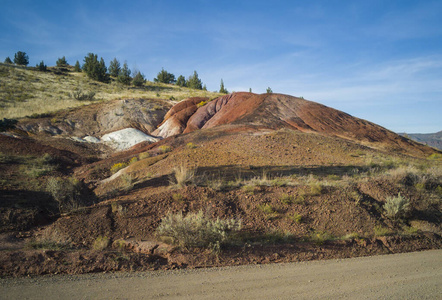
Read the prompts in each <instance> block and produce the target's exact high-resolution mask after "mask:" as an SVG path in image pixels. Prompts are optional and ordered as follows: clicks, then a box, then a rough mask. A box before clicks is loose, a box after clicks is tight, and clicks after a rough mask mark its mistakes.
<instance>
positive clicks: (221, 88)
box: [219, 79, 229, 94]
mask: <svg viewBox="0 0 442 300" xmlns="http://www.w3.org/2000/svg"><path fill="white" fill-rule="evenodd" d="M219 92H220V93H222V94H228V93H229V92H228V91H227V90H226V88H225V87H224V82H223V80H222V79H221V85H220V87H219Z"/></svg>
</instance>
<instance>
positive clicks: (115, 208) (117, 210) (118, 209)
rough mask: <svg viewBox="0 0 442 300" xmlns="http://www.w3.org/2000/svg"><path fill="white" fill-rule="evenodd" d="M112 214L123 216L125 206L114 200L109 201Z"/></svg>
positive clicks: (125, 211) (125, 209)
mask: <svg viewBox="0 0 442 300" xmlns="http://www.w3.org/2000/svg"><path fill="white" fill-rule="evenodd" d="M111 210H112V214H114V215H117V216H119V217H125V216H126V214H127V207H124V206H123V205H122V204H120V203H118V202H117V201H114V202H112V203H111Z"/></svg>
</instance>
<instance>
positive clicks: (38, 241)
mask: <svg viewBox="0 0 442 300" xmlns="http://www.w3.org/2000/svg"><path fill="white" fill-rule="evenodd" d="M26 246H27V247H29V248H32V249H50V250H66V249H69V248H71V247H72V241H71V239H70V238H69V237H68V236H66V234H64V233H62V232H60V231H59V230H58V229H57V228H54V227H48V228H46V229H45V230H44V231H43V232H42V234H41V235H40V236H38V237H36V238H35V239H33V240H32V241H31V242H29V243H28V244H27V245H26Z"/></svg>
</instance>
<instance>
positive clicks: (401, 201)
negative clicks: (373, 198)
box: [384, 193, 410, 219]
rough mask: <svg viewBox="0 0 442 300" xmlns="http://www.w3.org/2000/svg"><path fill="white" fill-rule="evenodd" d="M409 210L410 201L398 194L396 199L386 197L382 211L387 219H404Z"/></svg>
mask: <svg viewBox="0 0 442 300" xmlns="http://www.w3.org/2000/svg"><path fill="white" fill-rule="evenodd" d="M409 209H410V200H408V199H407V198H404V197H402V196H401V194H400V193H399V194H398V195H397V196H396V197H387V201H386V202H385V204H384V210H385V214H386V216H387V217H389V218H392V219H398V218H403V217H405V215H406V213H407V212H408V211H409Z"/></svg>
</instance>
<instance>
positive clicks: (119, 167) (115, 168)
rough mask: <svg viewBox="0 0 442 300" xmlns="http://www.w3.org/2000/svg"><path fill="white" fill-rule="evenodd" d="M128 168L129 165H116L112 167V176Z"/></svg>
mask: <svg viewBox="0 0 442 300" xmlns="http://www.w3.org/2000/svg"><path fill="white" fill-rule="evenodd" d="M127 166H128V164H127V163H122V162H121V163H116V164H114V165H113V166H112V167H111V169H110V170H111V172H112V174H115V173H117V172H118V171H120V170H121V169H124V168H126V167H127Z"/></svg>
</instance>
